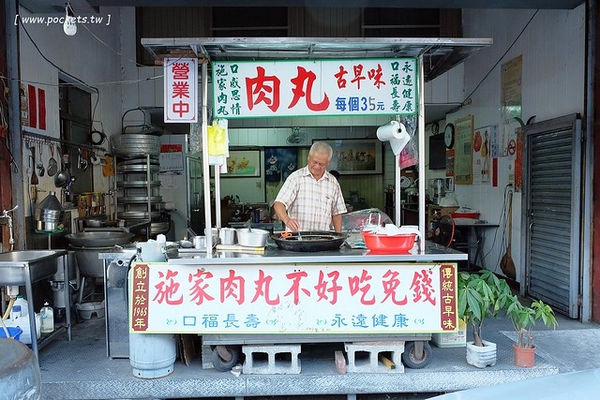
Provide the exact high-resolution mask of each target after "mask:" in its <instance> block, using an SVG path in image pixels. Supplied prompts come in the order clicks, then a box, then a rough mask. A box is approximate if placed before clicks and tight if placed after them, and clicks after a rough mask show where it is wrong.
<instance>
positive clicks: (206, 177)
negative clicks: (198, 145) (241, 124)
mask: <svg viewBox="0 0 600 400" xmlns="http://www.w3.org/2000/svg"><path fill="white" fill-rule="evenodd" d="M207 102H208V61H207V60H204V61H203V62H202V180H203V183H204V225H205V227H206V228H205V230H204V233H205V235H206V257H207V258H211V257H212V245H213V242H212V218H211V215H210V202H211V198H210V167H209V165H208V122H207V119H208V105H207Z"/></svg>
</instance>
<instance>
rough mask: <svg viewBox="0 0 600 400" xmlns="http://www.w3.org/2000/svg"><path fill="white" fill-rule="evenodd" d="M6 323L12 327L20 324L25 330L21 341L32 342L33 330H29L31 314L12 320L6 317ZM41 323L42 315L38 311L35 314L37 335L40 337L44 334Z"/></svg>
mask: <svg viewBox="0 0 600 400" xmlns="http://www.w3.org/2000/svg"><path fill="white" fill-rule="evenodd" d="M4 324H5V325H6V326H7V327H9V326H10V327H13V328H14V327H16V326H18V327H19V328H21V329H22V330H23V333H22V334H21V337H20V338H19V341H20V342H21V343H25V344H31V332H30V330H29V316H26V317H20V318H17V319H16V320H14V321H13V320H10V319H5V320H4ZM41 325H42V315H41V314H40V313H36V314H35V327H36V336H37V338H38V339H39V338H40V336H41V335H42V331H41Z"/></svg>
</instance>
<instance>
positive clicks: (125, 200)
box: [118, 196, 162, 204]
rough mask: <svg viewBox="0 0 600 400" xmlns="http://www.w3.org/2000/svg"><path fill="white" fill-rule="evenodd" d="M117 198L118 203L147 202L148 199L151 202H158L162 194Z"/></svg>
mask: <svg viewBox="0 0 600 400" xmlns="http://www.w3.org/2000/svg"><path fill="white" fill-rule="evenodd" d="M118 200H119V202H120V203H132V204H138V203H147V202H148V201H150V202H151V203H160V202H162V196H150V197H148V196H127V197H119V198H118Z"/></svg>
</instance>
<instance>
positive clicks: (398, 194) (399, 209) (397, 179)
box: [394, 154, 402, 226]
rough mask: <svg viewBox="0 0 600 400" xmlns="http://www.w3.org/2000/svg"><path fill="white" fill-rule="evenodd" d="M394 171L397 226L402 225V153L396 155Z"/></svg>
mask: <svg viewBox="0 0 600 400" xmlns="http://www.w3.org/2000/svg"><path fill="white" fill-rule="evenodd" d="M394 171H395V172H396V173H395V174H394V175H395V182H394V187H395V189H394V214H395V221H396V226H400V225H402V218H401V215H402V188H401V187H400V181H401V179H402V168H401V167H400V154H398V155H397V156H394Z"/></svg>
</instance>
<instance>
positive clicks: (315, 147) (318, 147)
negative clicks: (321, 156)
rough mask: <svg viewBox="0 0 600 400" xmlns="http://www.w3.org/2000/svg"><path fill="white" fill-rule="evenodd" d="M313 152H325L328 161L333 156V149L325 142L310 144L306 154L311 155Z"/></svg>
mask: <svg viewBox="0 0 600 400" xmlns="http://www.w3.org/2000/svg"><path fill="white" fill-rule="evenodd" d="M315 153H327V155H328V156H329V161H331V157H333V149H332V148H331V146H330V145H329V143H327V142H314V143H313V144H312V146H310V150H309V151H308V155H309V156H312V155H314V154H315Z"/></svg>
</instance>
